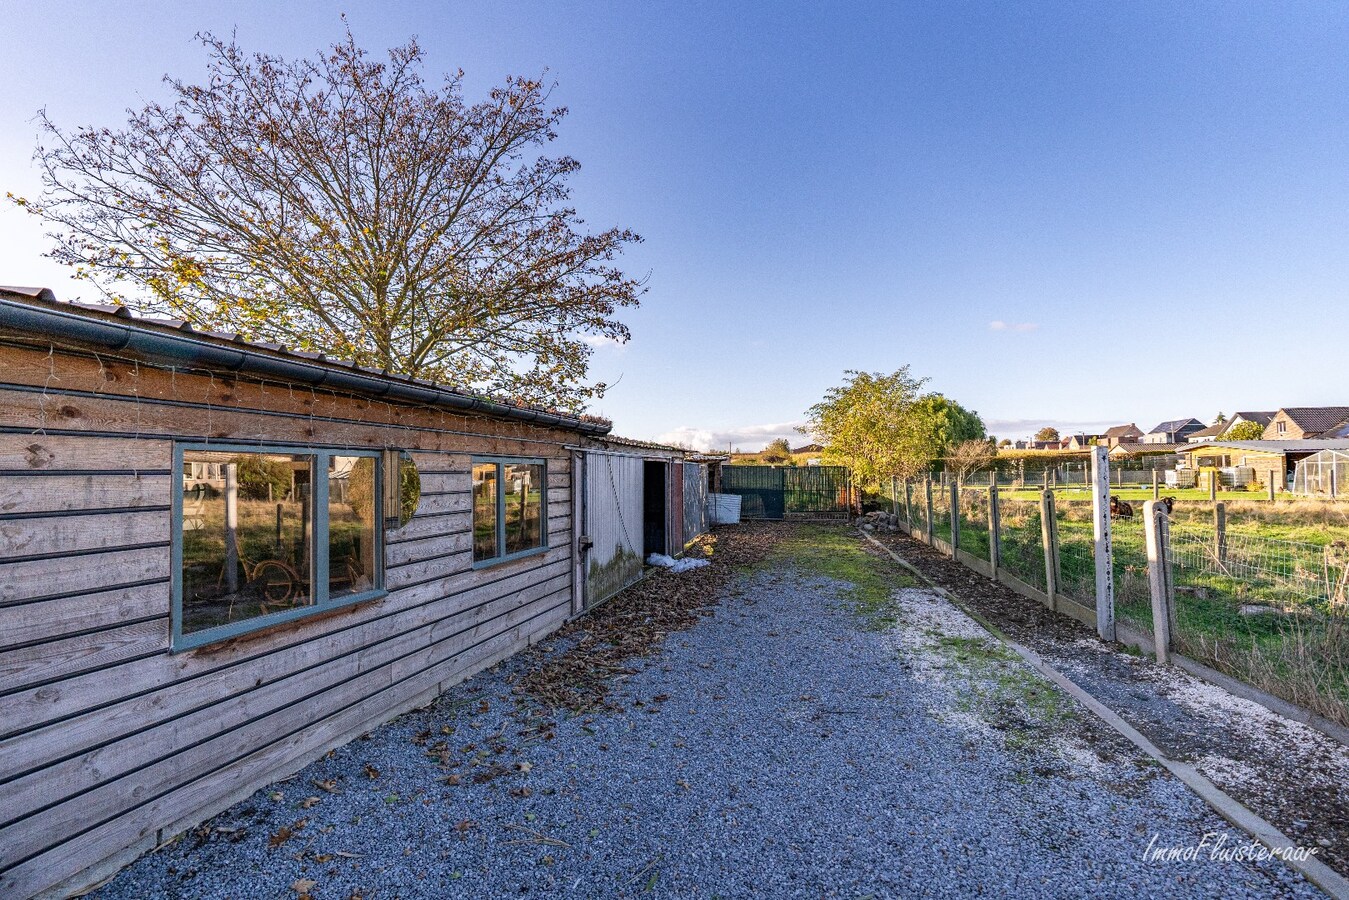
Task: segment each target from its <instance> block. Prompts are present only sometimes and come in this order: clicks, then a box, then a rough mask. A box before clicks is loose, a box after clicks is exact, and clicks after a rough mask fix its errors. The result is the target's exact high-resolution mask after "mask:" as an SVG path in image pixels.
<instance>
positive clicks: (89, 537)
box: [0, 344, 584, 897]
mask: <svg viewBox="0 0 1349 900" xmlns="http://www.w3.org/2000/svg"><path fill="white" fill-rule="evenodd" d="M0 359H3V362H4V366H3V371H4V374H3V375H2V376H0V896H5V897H11V896H13V897H28V896H30V895H33V894H36V893H40V892H44V891H49V890H51V889H53V888H54V887H57V886H60V887H61V888H62V889H72V890H73V889H76V888H78V887H80V886H82V885H83V884H85V883H89V882H92V881H94V880H97V878H99V877H100V876H102V875H105V874H107V872H108V871H110V870H111V869H112V868H115V867H116V866H118V865H121V864H125V862H127V861H129V859H130V858H131V857H132V856H134V855H135V854H136V853H138V852H142V851H143V850H144V849H145V848H146V847H148V846H153V845H154V843H156V842H157V841H159V840H162V839H165V838H167V837H169V836H171V835H172V834H173V833H176V832H177V831H179V830H182V829H183V828H186V827H189V826H191V825H193V824H195V823H196V822H199V821H201V820H202V819H204V818H206V817H208V816H210V815H213V814H214V813H216V812H218V811H220V810H221V809H224V808H226V807H227V806H228V805H230V804H231V803H233V802H236V801H237V800H239V799H242V798H243V797H245V796H247V795H248V794H249V793H251V792H252V791H254V790H256V789H258V788H260V787H262V786H264V785H266V784H268V783H269V782H271V781H273V780H275V779H277V778H280V777H284V776H286V775H288V774H290V773H292V772H294V771H295V770H296V769H298V768H300V767H301V766H303V765H304V764H305V763H307V762H309V761H311V760H313V759H315V758H317V757H318V756H320V755H322V754H323V753H325V752H326V751H328V750H329V749H331V748H333V747H334V746H338V745H340V744H342V743H344V742H346V741H347V740H350V739H351V738H352V737H355V736H357V735H359V734H361V733H362V732H364V731H366V730H368V729H369V728H371V727H374V726H376V725H378V724H380V723H382V722H384V721H387V720H388V719H390V718H392V717H394V716H395V715H398V714H400V713H402V712H404V711H406V710H408V709H411V708H415V707H416V706H419V705H422V704H424V703H426V702H427V701H428V700H430V699H431V698H433V697H434V696H435V695H436V694H437V693H438V692H440V691H442V690H444V689H445V688H447V687H448V686H450V685H451V684H453V683H455V682H457V681H459V680H461V679H463V678H465V677H467V676H469V675H471V674H472V673H474V672H476V671H478V670H480V669H481V668H483V667H485V666H488V665H491V664H493V663H495V662H497V661H499V660H501V659H503V658H505V657H507V656H509V655H511V654H512V653H515V652H517V651H518V650H520V649H521V648H523V647H525V646H527V645H528V644H529V643H531V642H532V641H534V640H537V639H539V638H541V637H542V636H544V635H547V634H548V633H550V632H552V631H554V630H555V629H557V628H558V627H559V626H560V625H561V624H563V623H564V622H565V621H566V620H567V619H568V618H569V617H570V615H571V606H572V594H573V584H572V579H573V570H574V565H573V542H572V536H573V535H572V531H573V522H572V508H571V503H572V501H571V497H572V481H571V453H570V451H568V450H566V449H564V448H565V447H566V446H568V445H576V444H579V443H582V442H583V440H584V439H583V438H581V437H580V436H579V435H577V434H575V433H573V432H569V431H566V430H564V429H559V428H550V427H543V426H535V425H531V424H529V423H524V422H517V421H508V420H499V419H490V418H485V417H474V416H471V415H465V414H461V413H457V412H451V411H448V410H440V409H431V408H423V407H415V406H400V405H398V404H391V403H386V402H384V401H381V400H370V399H364V398H359V397H351V396H343V395H340V394H336V393H333V392H331V391H321V390H310V389H309V388H304V389H303V390H301V389H299V388H296V389H294V390H289V389H287V387H286V386H285V385H279V384H275V383H265V382H262V381H249V380H246V379H243V378H241V377H238V376H234V375H220V374H215V375H211V374H204V373H192V372H185V371H176V372H172V371H167V370H163V369H159V368H155V367H152V366H148V365H145V364H135V363H131V362H126V361H120V360H109V359H107V358H103V359H99V358H97V357H94V356H92V355H90V356H80V355H75V354H71V353H66V352H63V351H61V350H59V349H58V350H55V351H54V352H52V348H40V349H39V348H28V347H20V346H10V345H6V344H0ZM11 362H12V365H11ZM203 440H208V441H212V442H231V443H244V444H253V443H257V444H261V445H266V444H278V445H299V446H315V447H328V448H333V447H338V448H341V447H351V448H365V449H368V448H382V447H397V448H401V449H406V450H409V451H411V453H412V457H413V460H414V461H415V463H416V464H417V467H418V471H419V475H420V478H421V486H422V496H421V502H420V505H419V507H418V509H417V511H416V513H415V515H414V516H413V517H412V518H411V519H410V521H408V523H407V524H406V525H405V526H403V527H402V528H399V529H396V530H392V531H389V532H387V533H386V535H385V554H384V556H385V582H386V589H387V593H386V594H384V595H383V596H380V597H377V598H375V599H372V600H369V601H366V602H363V603H358V604H355V605H352V606H345V607H337V608H333V609H331V610H324V611H322V612H319V613H316V614H315V615H312V616H309V617H306V618H301V619H298V620H295V621H292V622H288V623H283V624H279V625H275V626H273V627H269V628H266V629H262V630H259V631H254V632H250V633H247V634H244V635H240V636H238V637H234V638H231V639H228V640H223V641H220V642H217V643H213V644H208V645H206V646H202V647H199V648H196V649H192V650H187V651H184V652H178V653H173V652H171V648H170V631H171V627H170V626H171V623H170V607H171V598H172V579H173V577H174V573H173V572H172V571H171V541H172V539H173V535H172V522H171V512H170V510H171V504H172V500H173V492H174V490H175V485H174V484H173V479H172V458H173V445H174V442H175V441H190V442H200V441H203ZM475 455H484V456H495V457H512V456H520V457H529V458H543V459H545V460H546V462H547V467H548V479H547V481H548V483H547V504H548V505H547V515H548V518H547V525H546V533H547V536H548V538H547V543H548V548H547V549H546V550H544V551H542V552H540V553H537V554H535V555H531V556H525V557H522V558H519V559H515V560H511V561H508V562H504V563H501V564H498V565H493V566H486V567H482V568H476V569H475V568H474V566H473V558H472V530H471V529H472V523H471V506H472V493H471V491H472V482H471V468H472V460H473V457H474V456H475Z"/></svg>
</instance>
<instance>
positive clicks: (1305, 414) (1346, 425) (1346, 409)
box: [1264, 406, 1349, 441]
mask: <svg viewBox="0 0 1349 900" xmlns="http://www.w3.org/2000/svg"><path fill="white" fill-rule="evenodd" d="M1343 437H1349V406H1285V407H1284V408H1283V409H1281V410H1279V411H1278V412H1277V413H1275V414H1274V417H1273V418H1272V419H1270V422H1269V424H1268V425H1266V426H1265V434H1264V438H1265V440H1267V441H1294V440H1305V439H1307V438H1343Z"/></svg>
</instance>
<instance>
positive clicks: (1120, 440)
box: [1104, 422, 1143, 447]
mask: <svg viewBox="0 0 1349 900" xmlns="http://www.w3.org/2000/svg"><path fill="white" fill-rule="evenodd" d="M1104 437H1105V445H1106V446H1107V447H1118V446H1119V445H1120V444H1137V443H1138V442H1139V441H1141V440H1142V439H1143V430H1142V429H1141V428H1139V427H1138V426H1137V425H1135V424H1134V423H1133V422H1130V423H1129V424H1128V425H1116V426H1115V427H1114V428H1107V429H1106V431H1105V435H1104Z"/></svg>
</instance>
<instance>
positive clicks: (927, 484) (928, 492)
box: [923, 475, 935, 547]
mask: <svg viewBox="0 0 1349 900" xmlns="http://www.w3.org/2000/svg"><path fill="white" fill-rule="evenodd" d="M923 493H924V495H925V496H926V498H927V545H928V546H929V547H931V546H932V539H933V537H935V535H934V534H933V527H932V476H931V475H929V476H927V478H925V479H923Z"/></svg>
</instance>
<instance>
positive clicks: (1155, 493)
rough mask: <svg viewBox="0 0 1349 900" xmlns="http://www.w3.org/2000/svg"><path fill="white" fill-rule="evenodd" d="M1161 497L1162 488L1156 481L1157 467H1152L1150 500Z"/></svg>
mask: <svg viewBox="0 0 1349 900" xmlns="http://www.w3.org/2000/svg"><path fill="white" fill-rule="evenodd" d="M1161 495H1162V486H1161V484H1160V483H1158V480H1157V467H1156V466H1155V465H1154V466H1153V467H1152V499H1153V500H1156V499H1157V498H1159V497H1161Z"/></svg>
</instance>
